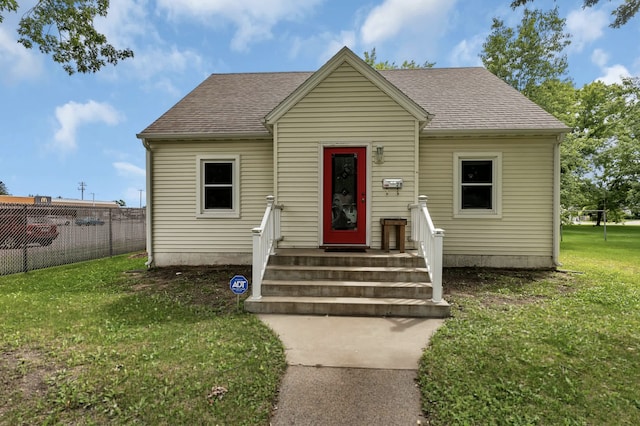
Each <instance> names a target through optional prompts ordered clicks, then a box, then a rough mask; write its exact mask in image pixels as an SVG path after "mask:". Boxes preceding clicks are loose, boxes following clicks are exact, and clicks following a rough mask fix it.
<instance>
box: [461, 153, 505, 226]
mask: <svg viewBox="0 0 640 426" xmlns="http://www.w3.org/2000/svg"><path fill="white" fill-rule="evenodd" d="M466 160H487V161H491V162H493V167H492V172H493V176H492V187H493V191H491V196H492V200H491V205H492V206H493V209H490V210H489V209H463V208H462V206H461V202H462V191H461V188H462V182H461V176H460V173H461V171H460V170H461V165H462V161H466ZM453 217H454V218H465V219H484V218H486V219H500V218H502V153H501V152H456V153H454V154H453Z"/></svg>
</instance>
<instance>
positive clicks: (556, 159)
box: [552, 133, 564, 266]
mask: <svg viewBox="0 0 640 426" xmlns="http://www.w3.org/2000/svg"><path fill="white" fill-rule="evenodd" d="M563 139H564V133H562V134H560V135H558V136H557V138H556V142H555V143H554V144H553V259H552V261H553V265H554V266H560V265H561V264H560V232H561V231H560V226H561V218H560V215H561V211H560V144H561V143H562V140H563Z"/></svg>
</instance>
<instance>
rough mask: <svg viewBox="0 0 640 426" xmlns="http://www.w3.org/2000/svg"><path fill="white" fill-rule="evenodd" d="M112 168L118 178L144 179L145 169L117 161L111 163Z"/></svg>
mask: <svg viewBox="0 0 640 426" xmlns="http://www.w3.org/2000/svg"><path fill="white" fill-rule="evenodd" d="M113 167H114V168H115V169H116V172H117V173H118V175H119V176H124V177H145V176H146V172H145V169H143V168H140V167H138V166H136V165H134V164H131V163H126V162H123V161H118V162H115V163H113Z"/></svg>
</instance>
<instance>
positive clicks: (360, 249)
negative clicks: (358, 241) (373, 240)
mask: <svg viewBox="0 0 640 426" xmlns="http://www.w3.org/2000/svg"><path fill="white" fill-rule="evenodd" d="M320 248H321V249H324V251H326V252H336V253H340V252H350V253H366V251H367V249H369V248H370V247H369V246H367V245H349V244H324V245H321V246H320Z"/></svg>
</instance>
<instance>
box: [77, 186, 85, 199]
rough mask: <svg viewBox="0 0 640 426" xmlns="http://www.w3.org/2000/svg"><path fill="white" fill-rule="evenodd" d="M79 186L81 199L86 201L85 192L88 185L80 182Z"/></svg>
mask: <svg viewBox="0 0 640 426" xmlns="http://www.w3.org/2000/svg"><path fill="white" fill-rule="evenodd" d="M78 185H80V186H78V190H79V191H80V199H81V200H84V190H85V189H87V184H86V183H84V182H80V183H79V184H78Z"/></svg>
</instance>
